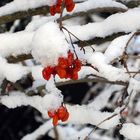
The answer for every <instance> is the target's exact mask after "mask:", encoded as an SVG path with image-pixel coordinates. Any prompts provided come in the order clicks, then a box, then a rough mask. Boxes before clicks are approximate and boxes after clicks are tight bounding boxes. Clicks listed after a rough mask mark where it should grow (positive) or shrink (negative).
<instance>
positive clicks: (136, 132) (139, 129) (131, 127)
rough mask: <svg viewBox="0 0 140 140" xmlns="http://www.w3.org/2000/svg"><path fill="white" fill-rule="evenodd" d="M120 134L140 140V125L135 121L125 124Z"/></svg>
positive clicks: (132, 139) (131, 139)
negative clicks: (134, 122)
mask: <svg viewBox="0 0 140 140" xmlns="http://www.w3.org/2000/svg"><path fill="white" fill-rule="evenodd" d="M120 134H121V135H123V136H125V137H126V138H128V139H130V140H139V139H140V126H139V125H135V124H133V123H125V124H123V127H122V129H121V130H120Z"/></svg>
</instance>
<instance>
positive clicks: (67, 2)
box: [64, 0, 73, 6]
mask: <svg viewBox="0 0 140 140" xmlns="http://www.w3.org/2000/svg"><path fill="white" fill-rule="evenodd" d="M64 3H65V5H66V6H67V5H70V4H72V3H73V0H65V1H64Z"/></svg>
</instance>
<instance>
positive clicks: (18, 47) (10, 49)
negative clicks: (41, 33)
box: [0, 31, 33, 57]
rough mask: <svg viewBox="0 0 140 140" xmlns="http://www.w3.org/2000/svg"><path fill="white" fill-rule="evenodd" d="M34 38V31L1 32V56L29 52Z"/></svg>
mask: <svg viewBox="0 0 140 140" xmlns="http://www.w3.org/2000/svg"><path fill="white" fill-rule="evenodd" d="M32 38H33V33H30V32H24V31H21V32H17V33H3V34H0V42H1V44H0V56H2V57H8V56H9V55H11V54H14V55H20V54H29V53H30V50H31V47H30V45H31V41H32Z"/></svg>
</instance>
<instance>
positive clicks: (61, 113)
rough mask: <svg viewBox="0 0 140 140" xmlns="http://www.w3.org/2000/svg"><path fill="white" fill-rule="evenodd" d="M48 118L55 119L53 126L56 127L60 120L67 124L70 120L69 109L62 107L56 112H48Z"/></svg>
mask: <svg viewBox="0 0 140 140" xmlns="http://www.w3.org/2000/svg"><path fill="white" fill-rule="evenodd" d="M48 116H49V117H50V118H52V119H53V126H56V125H57V123H58V120H61V121H62V122H65V121H67V120H68V118H69V112H68V111H67V109H66V108H65V107H64V106H63V105H62V106H60V107H59V108H58V110H56V111H48Z"/></svg>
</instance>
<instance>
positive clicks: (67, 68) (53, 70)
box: [42, 51, 81, 80]
mask: <svg viewBox="0 0 140 140" xmlns="http://www.w3.org/2000/svg"><path fill="white" fill-rule="evenodd" d="M80 69H81V61H80V60H79V59H74V54H73V53H72V52H70V51H69V52H68V56H67V58H63V57H60V58H59V59H58V64H57V66H55V67H51V66H48V67H46V68H44V69H43V71H42V75H43V78H44V79H45V80H49V79H50V77H51V74H52V75H54V76H55V75H56V74H57V75H58V76H59V77H60V78H66V79H67V78H70V79H72V80H77V79H78V71H80Z"/></svg>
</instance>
